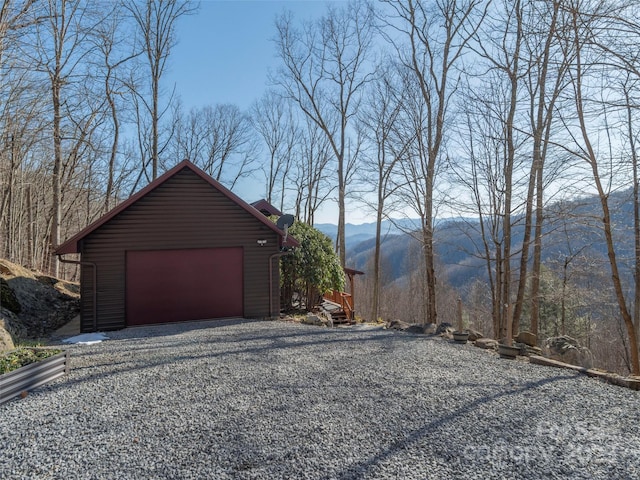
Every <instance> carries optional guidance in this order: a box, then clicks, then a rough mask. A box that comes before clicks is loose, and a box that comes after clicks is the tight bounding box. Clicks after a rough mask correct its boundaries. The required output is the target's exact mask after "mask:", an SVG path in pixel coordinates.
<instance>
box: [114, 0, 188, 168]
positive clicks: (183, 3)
mask: <svg viewBox="0 0 640 480" xmlns="http://www.w3.org/2000/svg"><path fill="white" fill-rule="evenodd" d="M125 8H126V9H127V10H128V11H129V12H130V14H131V16H132V17H133V19H134V21H135V23H136V24H137V27H138V35H139V38H140V45H141V49H142V51H143V52H144V57H145V58H146V62H147V63H146V66H147V67H148V69H149V70H148V75H145V79H147V80H148V82H149V84H148V88H149V97H147V96H146V95H145V94H144V93H143V91H142V90H141V89H140V87H138V86H137V85H135V84H134V83H132V85H131V87H132V90H133V93H134V95H135V96H136V97H137V100H138V101H139V102H140V103H139V108H140V107H142V108H143V114H144V115H146V116H148V120H149V123H150V130H151V131H150V132H149V135H150V137H149V139H148V142H149V145H148V147H149V159H148V160H147V161H146V162H144V163H143V165H141V174H142V175H144V176H145V177H146V178H147V180H154V179H155V178H156V177H157V176H158V165H159V156H160V153H161V150H162V147H161V146H160V121H161V120H162V117H163V116H164V114H165V112H166V111H167V108H166V107H163V106H161V104H160V100H161V99H160V97H161V87H160V81H161V79H162V77H163V75H164V73H165V70H166V67H167V60H168V58H169V55H170V54H171V49H172V48H173V47H174V45H175V43H176V38H175V28H176V22H177V21H178V19H179V18H180V17H182V16H183V15H189V14H191V13H193V12H194V11H195V7H193V6H192V3H191V1H190V0H144V1H142V2H141V1H138V0H127V1H126V2H125ZM139 114H142V112H139ZM139 125H140V124H139ZM149 163H150V164H151V165H150V167H151V175H150V176H149V173H148V172H147V168H148V167H149Z"/></svg>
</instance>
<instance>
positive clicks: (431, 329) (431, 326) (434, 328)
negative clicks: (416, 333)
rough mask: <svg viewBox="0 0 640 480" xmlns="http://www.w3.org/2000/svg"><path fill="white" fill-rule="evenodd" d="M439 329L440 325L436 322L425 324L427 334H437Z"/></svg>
mask: <svg viewBox="0 0 640 480" xmlns="http://www.w3.org/2000/svg"><path fill="white" fill-rule="evenodd" d="M437 331H438V326H437V325H436V324H435V323H427V324H426V325H425V326H424V333H425V335H435V333H436V332H437Z"/></svg>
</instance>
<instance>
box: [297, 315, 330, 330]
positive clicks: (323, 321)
mask: <svg viewBox="0 0 640 480" xmlns="http://www.w3.org/2000/svg"><path fill="white" fill-rule="evenodd" d="M302 323H304V324H306V325H315V326H318V327H328V326H329V325H330V321H329V320H328V319H327V318H325V317H324V316H320V315H316V314H314V313H307V316H306V317H304V318H303V319H302Z"/></svg>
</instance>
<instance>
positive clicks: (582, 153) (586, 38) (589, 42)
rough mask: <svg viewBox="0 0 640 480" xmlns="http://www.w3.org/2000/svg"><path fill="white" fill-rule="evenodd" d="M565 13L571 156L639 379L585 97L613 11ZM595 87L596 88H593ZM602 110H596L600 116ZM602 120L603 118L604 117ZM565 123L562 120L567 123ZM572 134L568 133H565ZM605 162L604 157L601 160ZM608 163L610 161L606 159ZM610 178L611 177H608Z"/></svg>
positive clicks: (603, 173) (603, 168)
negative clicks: (592, 207)
mask: <svg viewBox="0 0 640 480" xmlns="http://www.w3.org/2000/svg"><path fill="white" fill-rule="evenodd" d="M564 8H565V9H566V10H565V12H566V14H567V16H568V22H569V23H568V25H569V27H570V28H569V29H568V30H567V32H568V33H567V35H568V36H569V38H570V40H571V42H572V43H571V48H570V49H567V56H568V57H570V58H571V60H572V61H571V64H570V67H569V69H568V73H569V76H570V81H571V87H572V94H573V97H574V102H575V103H574V105H575V119H576V121H577V130H578V131H577V134H576V135H575V136H573V139H574V142H575V148H574V149H573V151H572V153H573V154H574V155H575V156H576V157H577V158H580V159H581V160H583V161H584V162H585V164H586V166H587V167H588V169H589V170H590V173H591V178H592V181H593V186H594V187H595V189H596V191H597V194H598V199H599V201H600V206H601V208H602V227H603V231H604V235H605V244H606V248H607V255H608V259H609V267H610V269H611V280H612V284H613V288H614V291H615V298H616V302H617V305H618V309H619V312H620V315H621V317H622V319H623V321H624V325H625V327H626V330H627V335H628V341H629V351H630V358H629V360H630V369H631V371H632V373H633V374H634V375H640V358H639V354H638V337H637V335H636V331H635V325H634V322H633V316H632V315H631V312H630V310H629V308H628V307H627V303H626V299H625V291H624V288H623V285H622V280H621V276H620V269H619V260H618V257H617V253H616V247H615V244H614V239H613V225H612V220H611V210H610V206H609V193H610V192H609V190H608V184H610V181H607V180H606V177H607V172H608V174H609V175H612V174H613V171H612V170H611V169H610V168H609V167H608V165H610V164H608V163H605V164H604V165H602V159H601V158H600V157H601V156H603V155H605V156H606V154H607V153H606V152H602V153H601V152H599V151H598V148H597V147H596V144H595V143H594V141H593V140H594V135H595V138H597V134H594V132H593V128H594V125H593V120H594V118H593V117H592V112H593V111H594V110H592V109H593V108H594V107H597V104H595V103H594V102H590V98H593V97H590V96H588V95H585V93H586V91H588V90H589V87H590V86H592V85H593V84H592V83H591V82H590V79H591V78H592V77H591V75H593V74H594V73H596V72H597V73H598V74H602V70H599V69H597V68H595V67H596V66H598V67H601V66H602V63H601V61H600V55H601V52H600V49H599V45H598V42H595V41H594V40H595V39H596V38H597V37H598V36H599V34H602V32H606V31H607V29H608V28H610V27H611V26H612V24H610V23H609V21H610V20H611V19H612V18H615V17H616V16H615V15H614V13H617V10H616V11H615V12H614V11H613V10H610V8H614V7H613V6H610V5H604V4H598V5H594V4H593V2H588V1H587V2H583V1H580V0H575V1H571V2H569V3H568V4H566V5H564ZM596 85H597V84H596ZM596 98H597V97H596ZM601 112H602V110H600V113H601ZM605 119H606V117H605ZM567 121H568V119H566V120H565V122H567ZM569 133H570V134H572V133H573V132H572V131H569ZM605 158H606V157H605ZM609 161H611V159H609ZM609 178H611V177H609Z"/></svg>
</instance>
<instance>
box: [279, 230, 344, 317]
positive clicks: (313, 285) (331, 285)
mask: <svg viewBox="0 0 640 480" xmlns="http://www.w3.org/2000/svg"><path fill="white" fill-rule="evenodd" d="M289 233H290V234H291V235H292V236H293V237H294V238H295V239H296V240H298V242H299V243H300V246H299V247H297V248H295V249H294V250H293V253H291V254H290V255H286V256H284V257H282V261H281V262H280V281H281V292H282V301H283V304H284V306H285V308H287V309H291V308H292V305H293V301H294V299H295V298H298V299H300V300H302V304H303V305H301V306H302V307H304V308H305V309H307V310H309V309H311V308H312V307H313V306H314V305H316V303H317V302H318V300H319V298H320V296H321V295H322V294H324V293H326V292H329V291H331V290H342V289H343V288H344V271H343V269H342V267H341V266H340V259H339V258H338V256H337V255H336V252H335V250H334V249H333V245H332V244H331V239H330V238H329V237H327V236H326V235H325V234H324V233H322V232H320V231H319V230H317V229H315V228H313V227H312V226H311V225H307V224H306V223H301V222H296V223H294V224H293V226H291V228H289Z"/></svg>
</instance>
